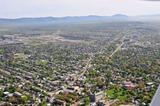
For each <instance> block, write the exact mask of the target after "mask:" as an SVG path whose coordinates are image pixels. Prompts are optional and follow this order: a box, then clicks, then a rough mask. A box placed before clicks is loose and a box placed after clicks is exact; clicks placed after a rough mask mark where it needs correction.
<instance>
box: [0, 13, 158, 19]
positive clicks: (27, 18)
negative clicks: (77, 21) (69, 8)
mask: <svg viewBox="0 0 160 106" xmlns="http://www.w3.org/2000/svg"><path fill="white" fill-rule="evenodd" d="M115 15H124V16H127V17H140V16H156V15H160V13H157V14H141V15H132V16H131V15H127V14H121V13H117V14H112V15H77V16H76V15H75V16H74V15H72V16H37V17H27V16H26V17H15V18H5V17H4V18H3V17H0V19H23V18H24V19H25V18H26V19H29V18H33V19H34V18H68V17H69V18H78V17H89V16H97V17H113V16H115Z"/></svg>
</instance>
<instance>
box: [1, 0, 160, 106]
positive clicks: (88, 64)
mask: <svg viewBox="0 0 160 106" xmlns="http://www.w3.org/2000/svg"><path fill="white" fill-rule="evenodd" d="M145 2H149V1H145ZM159 76H160V15H157V14H156V15H137V16H129V15H124V14H114V15H108V16H99V15H85V16H66V17H39V18H0V106H159V105H160V104H156V105H150V104H151V101H152V99H153V97H154V94H155V92H156V90H157V88H158V86H159V84H160V77H159ZM157 92H158V91H157ZM155 98H157V97H155Z"/></svg>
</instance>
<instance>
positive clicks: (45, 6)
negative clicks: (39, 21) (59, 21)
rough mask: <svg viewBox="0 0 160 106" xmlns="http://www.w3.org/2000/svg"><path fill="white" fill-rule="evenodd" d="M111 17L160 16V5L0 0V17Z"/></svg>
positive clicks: (138, 0) (117, 0)
mask: <svg viewBox="0 0 160 106" xmlns="http://www.w3.org/2000/svg"><path fill="white" fill-rule="evenodd" d="M113 14H126V15H145V14H160V2H159V1H145V0H0V17H1V18H18V17H45V16H55V17H56V16H82V15H83V16H84V15H103V16H104V15H113Z"/></svg>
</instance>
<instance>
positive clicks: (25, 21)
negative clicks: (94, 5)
mask: <svg viewBox="0 0 160 106" xmlns="http://www.w3.org/2000/svg"><path fill="white" fill-rule="evenodd" d="M128 20H129V21H139V20H140V21H151V20H160V15H144V16H132V17H131V16H127V15H124V14H115V15H113V16H97V15H89V16H67V17H39V18H16V19H5V18H0V25H2V24H3V25H12V24H20V25H42V24H43V25H45V24H59V23H76V22H89V21H92V22H93V21H128Z"/></svg>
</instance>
